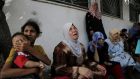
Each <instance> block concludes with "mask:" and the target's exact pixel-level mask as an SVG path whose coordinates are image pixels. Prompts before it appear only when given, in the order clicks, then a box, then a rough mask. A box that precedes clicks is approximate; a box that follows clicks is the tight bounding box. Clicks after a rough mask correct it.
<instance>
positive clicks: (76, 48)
mask: <svg viewBox="0 0 140 79" xmlns="http://www.w3.org/2000/svg"><path fill="white" fill-rule="evenodd" d="M72 25H73V23H66V24H65V25H64V29H63V35H64V38H65V40H63V42H64V43H66V44H67V45H68V46H69V48H70V49H71V50H72V53H73V54H74V55H75V56H77V57H80V56H81V55H82V52H81V51H82V49H81V45H80V42H79V41H78V39H77V40H73V39H71V37H70V35H69V30H70V28H71V27H72Z"/></svg>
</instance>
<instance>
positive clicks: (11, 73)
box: [0, 63, 38, 78]
mask: <svg viewBox="0 0 140 79" xmlns="http://www.w3.org/2000/svg"><path fill="white" fill-rule="evenodd" d="M37 72H38V69H37V68H30V69H21V68H11V63H5V64H4V66H3V68H2V70H1V73H0V78H11V77H19V76H24V75H29V74H32V73H37Z"/></svg>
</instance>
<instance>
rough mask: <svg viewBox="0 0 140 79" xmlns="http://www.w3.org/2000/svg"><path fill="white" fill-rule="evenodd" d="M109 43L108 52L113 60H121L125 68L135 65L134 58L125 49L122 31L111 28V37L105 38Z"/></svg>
mask: <svg viewBox="0 0 140 79" xmlns="http://www.w3.org/2000/svg"><path fill="white" fill-rule="evenodd" d="M105 41H106V42H107V44H108V46H109V47H108V52H109V56H110V60H111V61H115V62H119V63H120V64H121V66H122V67H123V68H125V67H127V66H133V65H135V62H134V60H133V58H132V57H131V56H130V55H129V54H128V53H127V52H125V51H124V44H123V41H122V40H121V39H120V31H119V30H118V29H111V31H110V32H109V38H108V39H106V40H105Z"/></svg>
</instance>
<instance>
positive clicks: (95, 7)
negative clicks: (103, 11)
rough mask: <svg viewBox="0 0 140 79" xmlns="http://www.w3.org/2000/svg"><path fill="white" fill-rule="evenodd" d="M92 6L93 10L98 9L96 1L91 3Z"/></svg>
mask: <svg viewBox="0 0 140 79" xmlns="http://www.w3.org/2000/svg"><path fill="white" fill-rule="evenodd" d="M92 8H93V10H95V11H96V10H97V9H98V4H97V3H94V4H93V5H92Z"/></svg>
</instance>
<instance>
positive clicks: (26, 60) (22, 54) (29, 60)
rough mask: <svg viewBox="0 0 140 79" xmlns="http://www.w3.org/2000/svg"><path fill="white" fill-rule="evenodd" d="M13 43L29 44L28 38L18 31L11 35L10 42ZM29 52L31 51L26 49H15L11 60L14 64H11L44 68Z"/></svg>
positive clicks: (20, 66)
mask: <svg viewBox="0 0 140 79" xmlns="http://www.w3.org/2000/svg"><path fill="white" fill-rule="evenodd" d="M15 43H16V44H21V43H26V44H29V45H31V44H30V40H29V38H28V37H27V36H25V35H24V34H23V33H20V32H17V33H15V34H14V35H13V36H12V44H13V45H14V44H15ZM30 53H31V52H30V51H27V50H26V51H20V50H17V49H16V53H15V56H14V60H13V64H14V65H13V66H14V67H19V68H33V67H38V68H40V70H43V69H44V68H45V65H44V64H43V63H42V62H41V61H39V60H38V59H37V58H36V57H34V56H33V55H31V54H30ZM40 74H41V73H40ZM40 76H41V75H40Z"/></svg>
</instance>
